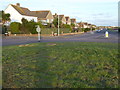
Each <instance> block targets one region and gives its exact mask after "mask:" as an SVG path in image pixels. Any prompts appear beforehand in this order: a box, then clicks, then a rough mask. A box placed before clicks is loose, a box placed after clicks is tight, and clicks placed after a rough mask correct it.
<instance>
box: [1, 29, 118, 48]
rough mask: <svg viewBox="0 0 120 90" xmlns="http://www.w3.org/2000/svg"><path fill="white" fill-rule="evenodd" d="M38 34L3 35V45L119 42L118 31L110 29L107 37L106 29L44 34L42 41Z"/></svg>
mask: <svg viewBox="0 0 120 90" xmlns="http://www.w3.org/2000/svg"><path fill="white" fill-rule="evenodd" d="M37 39H38V38H37V36H3V37H2V41H1V40H0V42H1V43H2V46H9V45H21V44H29V43H41V42H104V43H118V31H109V37H108V38H106V37H105V30H102V31H101V32H99V33H98V32H96V31H94V32H87V33H84V34H75V35H65V36H44V37H41V40H40V42H38V40H37Z"/></svg>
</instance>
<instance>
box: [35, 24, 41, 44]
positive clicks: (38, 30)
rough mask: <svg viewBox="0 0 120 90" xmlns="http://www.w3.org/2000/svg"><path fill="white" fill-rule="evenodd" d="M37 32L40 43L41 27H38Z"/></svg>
mask: <svg viewBox="0 0 120 90" xmlns="http://www.w3.org/2000/svg"><path fill="white" fill-rule="evenodd" d="M36 31H37V32H38V42H40V31H41V29H40V27H39V25H37V28H36Z"/></svg>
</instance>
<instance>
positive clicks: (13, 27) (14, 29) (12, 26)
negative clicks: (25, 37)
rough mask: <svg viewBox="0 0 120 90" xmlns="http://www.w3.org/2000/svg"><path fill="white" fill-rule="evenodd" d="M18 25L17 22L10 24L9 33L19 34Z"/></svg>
mask: <svg viewBox="0 0 120 90" xmlns="http://www.w3.org/2000/svg"><path fill="white" fill-rule="evenodd" d="M20 25H21V24H20V23H18V22H12V23H11V24H10V31H11V33H13V34H14V33H20Z"/></svg>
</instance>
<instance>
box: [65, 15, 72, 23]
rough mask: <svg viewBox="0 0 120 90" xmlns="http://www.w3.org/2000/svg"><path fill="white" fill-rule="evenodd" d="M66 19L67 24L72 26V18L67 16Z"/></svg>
mask: <svg viewBox="0 0 120 90" xmlns="http://www.w3.org/2000/svg"><path fill="white" fill-rule="evenodd" d="M65 19H66V24H68V25H70V24H71V20H70V17H69V16H66V17H65Z"/></svg>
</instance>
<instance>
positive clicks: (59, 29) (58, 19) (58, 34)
mask: <svg viewBox="0 0 120 90" xmlns="http://www.w3.org/2000/svg"><path fill="white" fill-rule="evenodd" d="M59 35H60V29H59V15H58V36H59Z"/></svg>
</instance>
